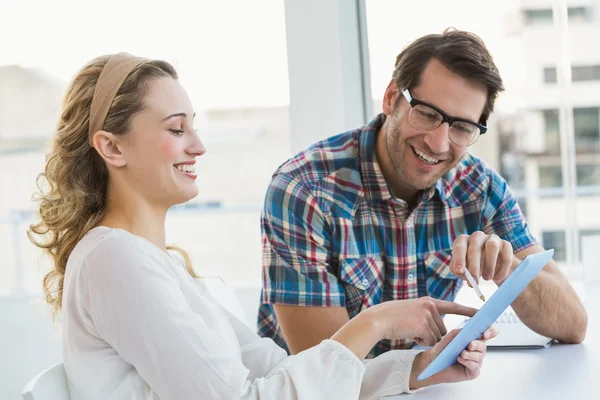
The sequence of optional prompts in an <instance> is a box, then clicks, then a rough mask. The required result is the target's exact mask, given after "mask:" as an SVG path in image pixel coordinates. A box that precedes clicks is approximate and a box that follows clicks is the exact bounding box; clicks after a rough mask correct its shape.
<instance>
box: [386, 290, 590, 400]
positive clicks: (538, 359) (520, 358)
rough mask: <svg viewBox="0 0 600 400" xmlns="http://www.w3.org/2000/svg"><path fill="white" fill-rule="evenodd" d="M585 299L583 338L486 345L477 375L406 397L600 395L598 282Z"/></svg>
mask: <svg viewBox="0 0 600 400" xmlns="http://www.w3.org/2000/svg"><path fill="white" fill-rule="evenodd" d="M585 300H586V301H584V304H585V306H586V308H587V310H588V331H587V335H586V338H585V340H584V342H583V343H582V344H578V345H564V344H553V345H551V346H550V347H548V348H547V349H533V350H488V354H487V355H486V357H485V360H484V363H483V368H482V370H481V374H480V376H479V377H478V378H477V379H475V380H472V381H469V382H461V383H454V384H441V385H435V386H431V387H427V388H425V389H423V390H421V391H419V392H417V393H415V394H413V395H410V399H415V400H416V399H436V400H442V399H443V400H451V399H461V400H469V399H473V400H500V399H502V400H508V399H528V400H529V399H544V400H546V399H577V400H588V399H589V400H591V399H594V400H598V399H600V287H595V288H593V290H589V291H588V292H586V296H585ZM386 399H396V400H400V399H407V397H406V395H405V396H392V397H388V398H386Z"/></svg>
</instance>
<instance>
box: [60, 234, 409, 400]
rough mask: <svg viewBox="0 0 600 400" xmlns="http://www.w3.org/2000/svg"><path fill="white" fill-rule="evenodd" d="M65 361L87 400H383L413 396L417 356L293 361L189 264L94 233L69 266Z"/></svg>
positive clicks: (314, 353) (129, 238)
mask: <svg viewBox="0 0 600 400" xmlns="http://www.w3.org/2000/svg"><path fill="white" fill-rule="evenodd" d="M63 319H64V320H63V342H64V343H63V353H64V354H63V356H64V365H65V369H66V373H67V380H68V384H69V389H70V391H71V397H72V398H73V399H75V400H78V399H86V400H87V399H102V400H112V399H127V400H131V399H163V400H166V399H174V400H187V399H190V400H191V399H278V400H288V399H290V400H291V399H310V400H314V399H357V398H359V397H360V398H361V399H379V398H381V397H382V396H386V395H393V394H398V393H403V392H408V391H409V387H408V380H409V376H410V370H411V367H412V362H413V359H414V357H415V355H416V354H417V353H418V352H417V351H406V350H405V351H390V352H387V353H385V354H384V355H382V356H379V357H377V358H375V359H373V360H367V361H364V362H362V361H360V360H359V359H358V358H357V357H356V356H355V355H354V354H353V353H352V352H351V351H350V350H348V349H347V348H346V347H345V346H343V345H342V344H340V343H338V342H336V341H333V340H324V341H323V342H321V344H319V345H318V346H315V347H313V348H310V349H308V350H306V351H303V352H302V353H299V354H297V355H294V356H288V355H287V354H286V352H285V351H284V350H283V349H281V348H280V347H278V346H277V345H276V344H275V343H274V342H273V341H272V340H270V339H266V338H260V337H259V336H258V335H257V334H256V333H254V332H253V331H252V330H251V329H250V328H248V327H247V326H246V325H245V324H244V323H242V322H241V321H240V320H238V319H237V318H235V317H234V316H233V315H232V314H231V313H229V312H228V311H227V310H225V309H224V308H223V307H221V306H220V304H219V303H218V302H217V301H216V300H214V298H212V296H211V295H210V294H209V293H208V291H207V289H206V287H205V286H204V284H203V283H202V279H195V278H193V277H191V276H190V275H189V274H188V272H187V271H186V269H185V266H184V265H183V264H182V262H181V260H180V259H179V257H177V256H175V255H169V254H167V253H165V252H163V251H161V250H160V249H159V248H158V247H156V246H154V245H153V244H152V243H150V242H149V241H147V240H146V239H144V238H141V237H139V236H135V235H133V234H131V233H128V232H127V231H124V230H121V229H111V228H107V227H98V228H95V229H92V230H91V231H90V232H88V234H87V235H86V236H85V237H84V238H83V239H82V240H81V241H80V242H79V243H78V244H77V246H76V247H75V249H74V250H73V252H72V253H71V256H70V257H69V261H68V263H67V269H66V276H65V282H64V294H63Z"/></svg>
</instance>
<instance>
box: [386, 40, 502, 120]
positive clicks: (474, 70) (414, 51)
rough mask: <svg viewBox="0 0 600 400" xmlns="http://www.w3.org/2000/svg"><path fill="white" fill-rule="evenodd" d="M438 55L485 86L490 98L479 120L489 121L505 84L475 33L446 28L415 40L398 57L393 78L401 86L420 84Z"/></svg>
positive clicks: (438, 58)
mask: <svg viewBox="0 0 600 400" xmlns="http://www.w3.org/2000/svg"><path fill="white" fill-rule="evenodd" d="M434 58H435V59H437V60H438V61H440V62H441V63H442V64H443V65H444V66H445V67H446V68H448V69H449V70H450V71H452V72H454V73H455V74H458V75H460V76H462V77H464V78H466V79H468V80H469V81H472V82H478V83H481V84H483V85H485V87H486V88H487V101H486V104H485V107H484V109H483V113H482V114H481V118H480V120H479V122H480V123H484V124H485V123H486V122H487V120H488V118H489V116H490V114H491V113H492V111H493V110H494V102H495V101H496V98H497V97H498V93H499V92H501V91H503V90H504V86H503V84H502V78H501V77H500V73H499V72H498V68H497V67H496V64H494V60H493V58H492V55H491V54H490V52H489V51H488V49H487V47H486V46H485V44H484V43H483V40H481V38H480V37H479V36H477V35H475V34H474V33H470V32H465V31H459V30H456V29H453V28H448V29H446V30H445V31H444V32H443V33H442V34H432V35H426V36H423V37H421V38H419V39H417V40H415V41H414V42H412V43H411V44H409V45H408V46H407V47H406V48H405V49H404V50H402V52H401V53H400V54H399V55H398V57H396V66H395V68H394V74H393V78H394V81H395V82H396V85H397V86H398V89H399V90H404V89H411V88H414V87H416V86H418V85H419V83H420V79H421V75H422V74H423V70H424V69H425V67H426V66H427V64H428V63H429V61H431V60H432V59H434ZM400 98H402V96H400V97H399V99H400Z"/></svg>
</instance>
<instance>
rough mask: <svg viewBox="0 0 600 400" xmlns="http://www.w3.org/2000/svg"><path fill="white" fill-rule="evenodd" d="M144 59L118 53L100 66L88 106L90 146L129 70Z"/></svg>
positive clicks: (145, 59)
mask: <svg viewBox="0 0 600 400" xmlns="http://www.w3.org/2000/svg"><path fill="white" fill-rule="evenodd" d="M145 61H148V59H147V58H140V57H135V56H132V55H131V54H129V53H118V54H115V55H113V56H112V57H111V58H109V59H108V61H107V62H106V65H104V68H102V72H100V76H99V77H98V82H97V83H96V87H95V88H94V97H92V106H91V108H90V128H89V129H90V131H89V141H90V146H92V136H93V135H94V133H96V132H98V131H99V130H101V129H102V128H103V127H104V121H105V120H106V116H107V115H108V111H109V110H110V106H111V105H112V102H113V100H114V99H115V96H116V95H117V92H118V91H119V88H120V87H121V85H122V84H123V82H124V81H125V79H126V78H127V76H128V75H129V74H130V73H131V71H133V70H134V69H135V68H136V67H137V66H138V65H140V64H142V63H143V62H145Z"/></svg>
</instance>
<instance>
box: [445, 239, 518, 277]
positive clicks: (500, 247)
mask: <svg viewBox="0 0 600 400" xmlns="http://www.w3.org/2000/svg"><path fill="white" fill-rule="evenodd" d="M518 263H519V260H516V259H515V256H514V255H513V248H512V245H511V244H510V243H509V242H507V241H506V240H502V239H500V237H498V236H497V235H486V234H485V233H483V232H481V231H477V232H474V233H473V234H471V235H460V236H459V237H458V238H456V240H455V241H454V243H453V244H452V261H451V262H450V271H452V273H453V274H454V275H456V276H460V277H464V274H465V271H464V269H465V268H468V269H469V272H470V273H471V275H473V278H475V280H476V281H477V283H479V278H480V277H482V278H483V279H484V280H486V281H489V280H490V279H493V280H494V282H496V283H497V284H500V283H501V282H503V281H504V280H505V279H506V278H508V276H509V275H510V273H511V267H512V265H513V264H518Z"/></svg>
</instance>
